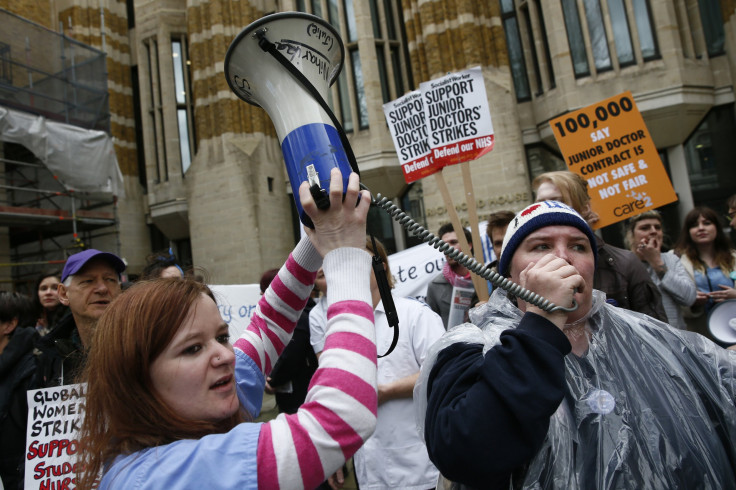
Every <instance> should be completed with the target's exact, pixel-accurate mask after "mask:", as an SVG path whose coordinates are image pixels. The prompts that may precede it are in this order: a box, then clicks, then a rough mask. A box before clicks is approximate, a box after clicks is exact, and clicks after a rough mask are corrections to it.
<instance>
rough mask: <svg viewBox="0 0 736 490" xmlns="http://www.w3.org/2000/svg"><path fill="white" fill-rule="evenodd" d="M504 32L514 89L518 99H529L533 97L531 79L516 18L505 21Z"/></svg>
mask: <svg viewBox="0 0 736 490" xmlns="http://www.w3.org/2000/svg"><path fill="white" fill-rule="evenodd" d="M504 31H506V43H507V44H508V48H509V62H510V64H511V74H512V76H513V79H514V88H515V89H516V98H517V99H518V100H526V99H529V98H530V97H531V94H530V92H529V79H528V78H527V75H526V65H525V64H524V53H523V52H522V48H521V40H520V39H519V27H518V26H517V24H516V18H513V17H512V18H509V19H506V20H504Z"/></svg>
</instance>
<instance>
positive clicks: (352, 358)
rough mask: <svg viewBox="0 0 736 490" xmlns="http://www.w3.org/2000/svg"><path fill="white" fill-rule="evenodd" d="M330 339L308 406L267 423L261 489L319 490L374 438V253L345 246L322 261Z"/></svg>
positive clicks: (260, 465)
mask: <svg viewBox="0 0 736 490" xmlns="http://www.w3.org/2000/svg"><path fill="white" fill-rule="evenodd" d="M323 267H324V270H325V277H326V278H327V304H328V308H327V337H326V340H325V348H324V350H323V351H322V355H321V357H320V359H319V364H320V366H319V369H317V372H315V374H314V376H313V377H312V382H311V384H310V387H309V392H308V394H307V398H306V401H305V403H304V404H303V405H302V407H301V408H300V409H299V411H298V412H297V413H296V414H293V415H286V414H281V415H279V416H278V417H277V418H276V419H274V420H272V421H271V422H268V423H266V424H263V426H262V429H261V433H260V437H259V440H258V453H257V454H258V487H259V488H314V487H316V486H317V485H319V484H320V483H321V482H323V481H324V480H326V479H327V477H328V476H330V475H331V474H333V473H334V472H335V471H336V470H337V469H338V468H339V467H340V466H342V464H343V463H344V462H345V460H347V459H348V458H350V457H351V456H352V455H353V454H354V453H355V452H356V451H357V450H358V449H359V448H360V446H361V445H362V444H363V443H364V442H365V440H366V439H367V438H368V437H370V435H371V434H372V433H373V430H374V429H375V425H376V412H377V409H378V398H377V393H376V340H375V329H374V327H373V306H372V301H371V293H370V282H369V281H370V274H371V262H370V255H369V254H368V253H367V252H365V251H363V250H360V249H357V248H342V249H338V250H334V251H332V252H330V253H328V254H327V256H326V257H325V260H324V266H323Z"/></svg>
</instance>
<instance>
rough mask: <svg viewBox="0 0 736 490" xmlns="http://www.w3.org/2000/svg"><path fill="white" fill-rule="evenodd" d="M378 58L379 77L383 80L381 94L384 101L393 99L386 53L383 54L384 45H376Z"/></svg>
mask: <svg viewBox="0 0 736 490" xmlns="http://www.w3.org/2000/svg"><path fill="white" fill-rule="evenodd" d="M376 58H377V60H378V77H379V79H380V80H381V94H382V95H383V103H384V104H385V103H386V102H389V101H390V100H391V91H390V90H389V88H388V73H387V72H386V55H384V54H383V46H376Z"/></svg>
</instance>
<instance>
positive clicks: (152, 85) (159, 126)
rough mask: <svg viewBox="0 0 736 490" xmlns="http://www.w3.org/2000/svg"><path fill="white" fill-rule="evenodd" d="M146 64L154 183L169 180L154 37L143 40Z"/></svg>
mask: <svg viewBox="0 0 736 490" xmlns="http://www.w3.org/2000/svg"><path fill="white" fill-rule="evenodd" d="M144 46H145V49H146V54H147V62H148V63H147V65H148V75H149V76H148V83H149V85H148V89H149V90H148V91H149V100H148V104H149V105H148V124H149V127H150V128H151V132H152V135H153V153H154V163H155V167H156V183H158V182H166V181H168V180H169V170H168V167H167V166H166V145H165V144H164V142H165V141H166V134H165V132H164V113H163V105H162V103H161V76H160V72H159V62H158V42H157V41H156V40H155V39H148V40H146V41H144Z"/></svg>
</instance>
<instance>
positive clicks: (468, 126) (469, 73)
mask: <svg viewBox="0 0 736 490" xmlns="http://www.w3.org/2000/svg"><path fill="white" fill-rule="evenodd" d="M419 89H420V90H421V92H422V99H423V101H424V112H425V115H426V120H427V122H426V124H427V137H428V139H429V146H430V148H431V150H432V153H431V156H432V158H433V160H434V164H435V165H437V166H438V167H444V166H447V165H455V164H457V163H461V162H467V161H470V160H475V159H476V158H478V157H480V156H481V155H485V154H486V153H488V152H489V151H491V150H492V149H493V144H494V136H493V124H492V123H491V113H490V111H489V109H488V99H487V98H486V86H485V82H484V81H483V73H482V71H481V69H480V67H475V68H471V69H469V70H465V71H461V72H458V73H451V74H449V75H446V76H444V77H442V78H438V79H437V80H431V81H429V82H422V83H420V84H419Z"/></svg>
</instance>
